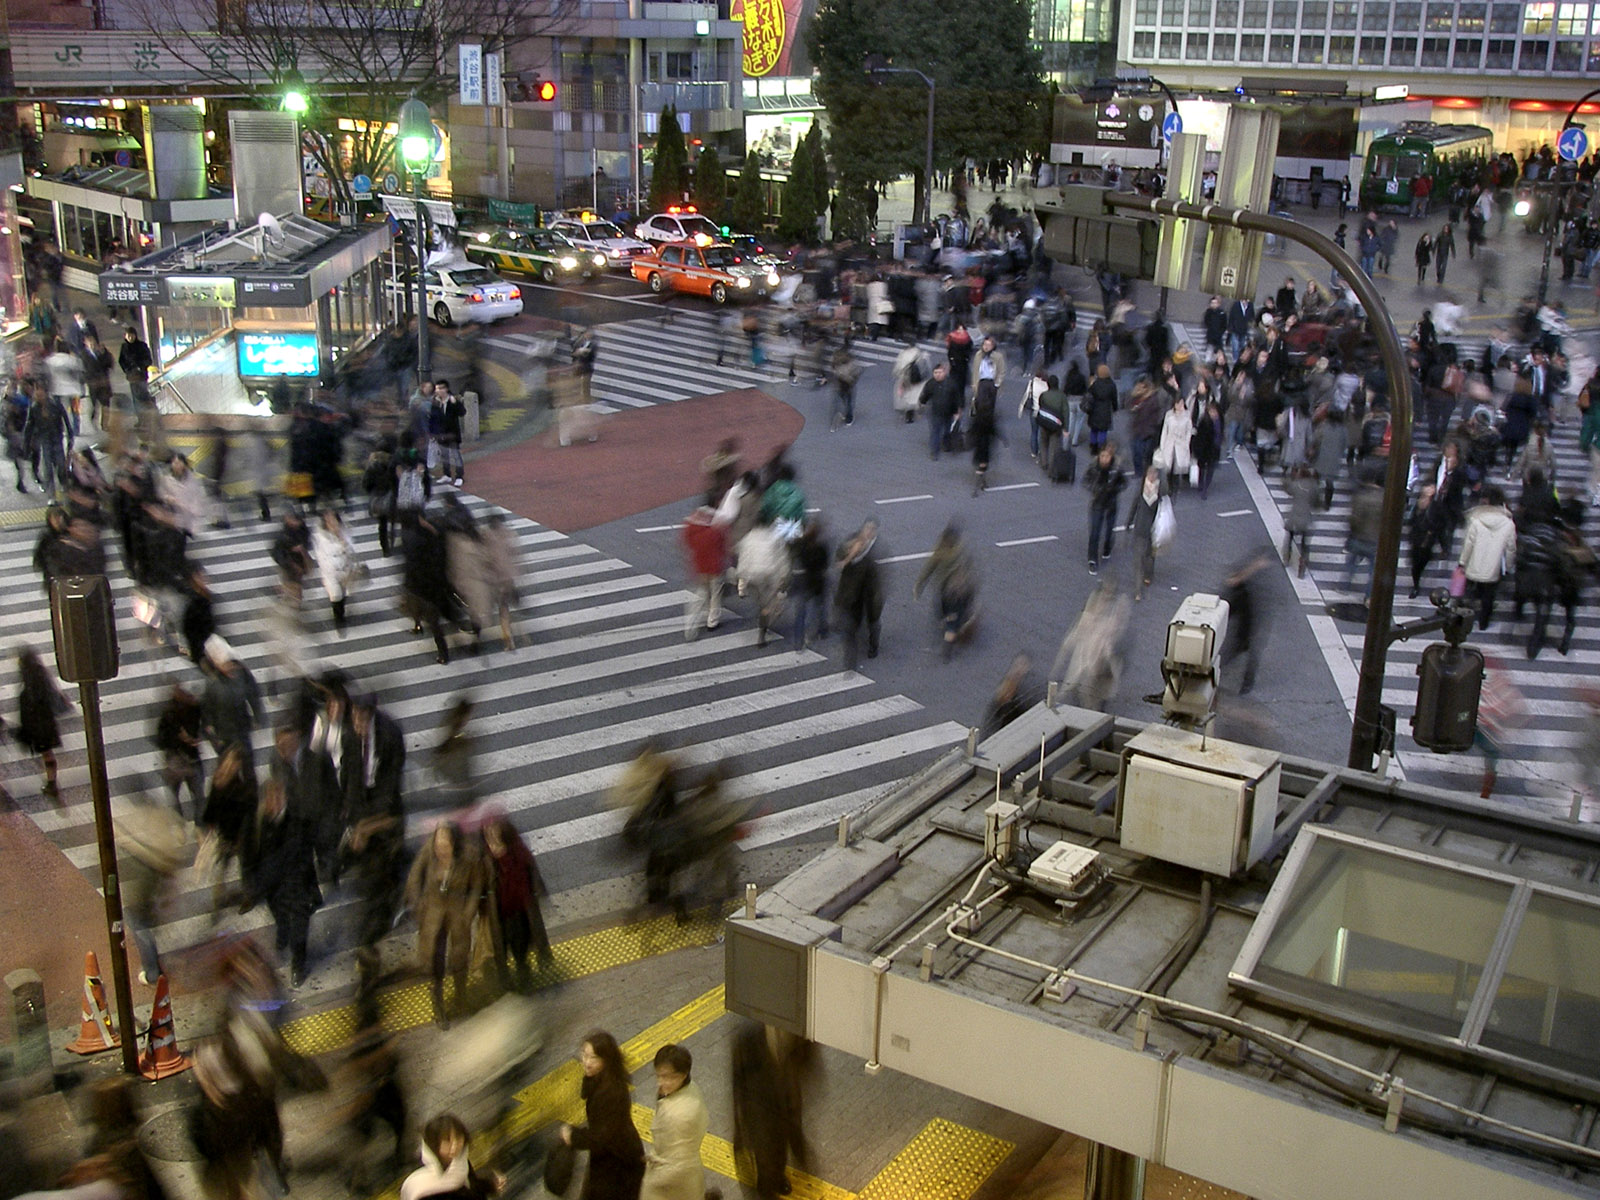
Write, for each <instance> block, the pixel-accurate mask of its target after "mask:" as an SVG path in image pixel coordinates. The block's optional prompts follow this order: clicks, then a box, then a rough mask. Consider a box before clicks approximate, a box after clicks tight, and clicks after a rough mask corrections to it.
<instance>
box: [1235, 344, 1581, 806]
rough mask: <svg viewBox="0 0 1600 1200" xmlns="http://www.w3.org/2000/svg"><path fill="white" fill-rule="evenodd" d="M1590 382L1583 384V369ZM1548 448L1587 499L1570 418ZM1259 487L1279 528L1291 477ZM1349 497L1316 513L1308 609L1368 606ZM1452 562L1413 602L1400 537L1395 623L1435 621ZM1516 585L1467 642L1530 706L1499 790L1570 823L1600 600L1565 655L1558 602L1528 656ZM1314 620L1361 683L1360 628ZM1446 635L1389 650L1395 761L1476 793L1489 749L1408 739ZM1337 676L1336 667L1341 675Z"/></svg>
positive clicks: (1304, 584) (1505, 589) (1421, 453)
mask: <svg viewBox="0 0 1600 1200" xmlns="http://www.w3.org/2000/svg"><path fill="white" fill-rule="evenodd" d="M1462 349H1463V351H1464V352H1474V353H1476V354H1478V355H1480V356H1481V353H1482V346H1479V345H1470V344H1468V343H1466V342H1465V341H1463V343H1462ZM1586 366H1587V364H1586ZM1574 368H1575V369H1574V372H1573V374H1574V378H1575V379H1578V375H1579V372H1578V370H1577V369H1576V368H1577V364H1576V363H1575V364H1574ZM1583 378H1587V369H1586V371H1585V373H1584V375H1583ZM1581 384H1582V380H1581V379H1579V380H1578V386H1581ZM1417 432H1418V436H1419V437H1420V438H1421V441H1420V442H1419V443H1418V445H1417V446H1416V452H1417V455H1418V461H1419V462H1420V464H1421V466H1422V468H1423V470H1424V471H1425V472H1426V471H1427V470H1428V469H1429V468H1431V466H1432V465H1433V464H1434V463H1435V462H1437V459H1438V448H1437V447H1435V446H1433V445H1432V444H1431V443H1429V442H1428V441H1427V439H1426V434H1425V433H1424V431H1423V430H1422V428H1421V427H1420V426H1419V427H1418V431H1417ZM1551 445H1552V447H1553V449H1554V451H1555V457H1556V478H1555V484H1556V486H1557V488H1558V489H1559V490H1560V491H1561V493H1562V494H1563V495H1566V494H1570V493H1572V492H1573V491H1574V490H1577V491H1579V492H1580V493H1581V492H1582V490H1583V489H1584V488H1585V484H1586V481H1587V478H1588V472H1589V467H1588V463H1587V461H1586V460H1585V458H1584V455H1583V452H1582V450H1581V449H1580V448H1579V447H1578V428H1577V422H1576V421H1571V420H1569V421H1567V422H1566V423H1565V424H1557V425H1556V426H1555V427H1554V428H1553V429H1552V430H1551ZM1249 474H1251V475H1253V474H1254V472H1253V471H1250V472H1249ZM1494 481H1495V482H1497V483H1502V484H1504V485H1506V490H1507V493H1508V499H1509V502H1510V503H1511V505H1512V507H1513V508H1514V507H1515V505H1516V502H1517V496H1518V492H1519V489H1520V484H1518V483H1515V482H1508V481H1507V480H1506V478H1505V475H1504V468H1503V467H1501V468H1498V469H1497V470H1496V472H1495V479H1494ZM1261 485H1262V486H1261V488H1260V489H1259V492H1260V495H1259V496H1258V500H1259V499H1262V498H1265V502H1266V503H1267V504H1268V505H1269V506H1270V508H1271V510H1272V512H1271V518H1276V520H1273V519H1269V514H1268V512H1267V511H1263V513H1262V516H1263V518H1264V519H1268V525H1269V528H1274V529H1278V530H1281V528H1282V526H1281V519H1282V518H1283V517H1284V516H1286V515H1287V514H1288V511H1289V507H1290V499H1289V495H1288V493H1287V491H1286V489H1285V487H1284V479H1283V473H1282V472H1281V471H1280V470H1279V469H1277V468H1276V467H1274V466H1269V467H1268V470H1267V475H1266V478H1265V479H1263V480H1261ZM1350 492H1351V480H1350V478H1349V475H1348V472H1347V473H1346V475H1345V476H1344V477H1343V478H1341V479H1340V480H1339V482H1338V485H1337V487H1336V488H1335V492H1334V500H1333V505H1332V508H1331V509H1330V510H1329V511H1327V512H1324V511H1322V510H1321V509H1320V508H1316V509H1314V512H1313V517H1314V521H1313V528H1312V533H1311V538H1310V546H1311V556H1310V569H1309V572H1308V575H1307V578H1306V579H1303V580H1297V581H1296V586H1297V591H1298V592H1299V593H1300V598H1301V600H1302V603H1303V604H1305V605H1306V606H1307V608H1308V609H1311V610H1317V609H1323V608H1325V606H1326V605H1327V604H1329V603H1338V602H1341V601H1344V602H1360V601H1361V600H1362V598H1363V591H1362V589H1363V588H1364V587H1365V581H1366V577H1367V568H1366V565H1365V564H1362V565H1361V566H1359V567H1358V568H1357V572H1356V587H1354V588H1351V587H1350V586H1349V585H1348V584H1347V582H1346V573H1345V541H1346V537H1347V535H1348V533H1349V519H1350ZM1585 533H1586V534H1587V536H1588V537H1589V539H1590V540H1591V542H1592V541H1593V539H1594V536H1595V530H1594V529H1593V527H1592V525H1591V527H1590V528H1587V529H1586V530H1585ZM1280 536H1281V534H1280ZM1460 547H1461V534H1460V532H1459V531H1458V532H1457V534H1456V537H1455V539H1454V541H1453V543H1452V545H1451V550H1452V551H1453V552H1458V551H1459V550H1460ZM1454 566H1455V553H1452V554H1450V555H1444V556H1440V557H1439V558H1438V559H1436V560H1435V561H1434V562H1433V563H1431V564H1429V566H1428V568H1427V570H1426V571H1425V572H1424V573H1423V577H1422V588H1421V592H1420V594H1419V595H1418V597H1417V598H1416V599H1414V600H1413V599H1411V598H1410V595H1409V593H1410V590H1411V588H1410V582H1411V568H1410V540H1409V537H1404V538H1402V546H1401V557H1400V563H1399V569H1398V572H1397V588H1396V592H1395V599H1394V621H1395V623H1396V624H1402V623H1404V622H1407V621H1415V620H1421V619H1424V618H1426V617H1429V616H1432V615H1433V614H1434V612H1435V609H1434V607H1433V605H1432V604H1431V603H1430V602H1429V600H1428V595H1429V593H1430V592H1431V591H1433V590H1434V589H1436V588H1443V587H1446V586H1447V585H1448V583H1449V580H1450V574H1451V572H1452V570H1453V568H1454ZM1512 587H1513V585H1512V583H1511V580H1510V578H1509V577H1508V579H1507V581H1506V582H1505V583H1503V584H1502V585H1501V588H1500V592H1499V595H1498V596H1497V598H1496V604H1495V621H1494V624H1493V625H1492V626H1491V627H1490V628H1489V629H1488V630H1486V631H1484V630H1474V632H1473V634H1472V636H1471V637H1470V638H1469V639H1468V645H1471V646H1475V647H1477V648H1478V649H1479V650H1481V651H1482V652H1483V654H1484V655H1485V657H1486V658H1487V659H1489V660H1490V665H1491V669H1494V670H1497V671H1499V672H1500V673H1501V677H1502V678H1503V679H1505V680H1507V681H1509V682H1510V683H1511V684H1512V685H1514V686H1515V688H1516V689H1517V691H1518V692H1520V693H1521V695H1522V697H1523V701H1524V706H1525V710H1526V720H1525V721H1524V723H1523V724H1522V726H1521V727H1520V728H1519V729H1517V730H1516V732H1515V734H1514V735H1513V736H1512V738H1511V739H1510V741H1509V743H1508V744H1507V746H1506V748H1505V757H1504V758H1503V759H1502V760H1501V763H1500V767H1499V781H1498V783H1497V784H1496V787H1495V792H1494V795H1495V797H1496V798H1497V799H1502V800H1512V801H1514V802H1517V803H1522V804H1526V805H1528V806H1531V807H1536V808H1539V809H1541V810H1543V811H1546V812H1548V813H1550V814H1552V815H1556V816H1561V817H1566V816H1568V815H1570V813H1571V810H1572V804H1573V788H1572V781H1573V779H1574V777H1575V770H1574V751H1575V750H1576V749H1577V747H1578V746H1579V744H1580V742H1581V740H1582V739H1584V738H1587V737H1590V736H1592V720H1591V718H1590V715H1589V711H1588V707H1587V705H1586V704H1585V703H1584V702H1583V701H1582V700H1581V699H1579V696H1578V691H1579V689H1580V688H1583V687H1586V686H1592V685H1593V683H1594V680H1595V678H1596V677H1597V675H1600V604H1597V602H1596V596H1595V593H1594V590H1593V589H1592V588H1590V589H1588V590H1587V591H1586V592H1585V593H1584V597H1583V598H1584V603H1583V604H1582V605H1581V606H1580V607H1579V609H1578V619H1577V630H1576V633H1575V635H1574V637H1573V639H1572V647H1571V650H1570V652H1569V653H1568V654H1566V655H1562V654H1560V653H1558V651H1557V650H1556V648H1555V643H1556V642H1557V641H1559V640H1560V636H1561V630H1562V628H1563V624H1564V621H1565V612H1564V610H1563V609H1561V607H1560V606H1559V605H1558V606H1556V608H1555V611H1554V612H1553V614H1552V616H1551V621H1550V629H1551V630H1553V631H1554V634H1553V636H1552V637H1551V638H1550V639H1549V641H1548V642H1547V644H1546V646H1545V648H1544V649H1543V650H1542V651H1541V652H1540V654H1539V657H1538V658H1537V659H1534V660H1530V659H1528V657H1527V642H1528V632H1529V628H1530V625H1529V622H1528V620H1527V619H1524V620H1523V621H1521V622H1518V621H1514V620H1513V619H1512V615H1513V605H1514V600H1513V597H1512ZM1313 620H1314V623H1317V622H1320V623H1321V624H1322V625H1323V627H1324V628H1325V629H1336V631H1337V632H1336V633H1335V634H1332V635H1331V638H1325V639H1324V651H1325V653H1328V652H1329V644H1328V643H1329V641H1330V640H1331V639H1332V638H1336V640H1337V648H1336V650H1335V651H1334V653H1335V654H1337V653H1338V652H1340V651H1342V652H1343V653H1345V654H1347V655H1348V663H1349V667H1350V671H1349V674H1348V675H1346V676H1345V677H1344V678H1345V679H1346V680H1347V681H1349V680H1353V678H1354V672H1355V670H1356V669H1357V668H1358V667H1359V663H1360V661H1361V651H1362V642H1363V638H1364V633H1365V631H1364V629H1363V628H1361V627H1359V626H1357V625H1354V624H1350V623H1342V624H1336V623H1334V622H1332V621H1326V620H1324V619H1322V618H1320V617H1313ZM1439 640H1441V639H1440V636H1439V635H1438V634H1431V635H1426V636H1422V637H1418V638H1416V639H1412V640H1408V641H1400V642H1396V643H1394V644H1393V645H1391V646H1390V647H1389V651H1388V657H1387V660H1386V664H1385V672H1384V677H1385V686H1384V690H1383V702H1384V703H1385V704H1387V705H1390V706H1392V707H1393V708H1394V710H1395V712H1396V716H1397V720H1396V732H1397V735H1398V736H1397V743H1398V745H1397V754H1396V759H1397V761H1398V763H1399V764H1400V766H1401V768H1402V769H1403V770H1404V771H1405V774H1406V777H1407V778H1408V779H1410V780H1412V781H1414V782H1419V783H1424V784H1429V785H1432V786H1436V787H1444V788H1450V789H1452V790H1465V791H1469V792H1474V793H1475V792H1476V791H1477V788H1478V785H1479V782H1480V779H1481V776H1482V772H1483V756H1482V755H1481V754H1479V753H1477V752H1470V753H1466V754H1450V755H1443V754H1433V753H1431V752H1429V751H1426V750H1424V749H1422V748H1421V747H1419V746H1417V745H1416V743H1415V742H1413V741H1411V738H1410V729H1411V726H1410V717H1411V714H1412V712H1413V711H1414V709H1415V706H1416V695H1417V669H1418V666H1419V664H1420V662H1421V658H1422V653H1423V651H1424V650H1426V649H1427V647H1428V646H1429V645H1430V644H1432V643H1433V642H1435V641H1439ZM1330 666H1335V667H1336V668H1337V666H1338V664H1336V663H1335V662H1333V661H1331V660H1330ZM1340 673H1341V672H1340V671H1339V670H1337V669H1336V670H1335V674H1336V675H1338V674H1340ZM1345 690H1346V691H1347V692H1348V694H1347V695H1346V696H1345V699H1346V702H1347V704H1350V703H1353V701H1354V693H1353V690H1352V689H1351V688H1346V689H1345ZM1595 808H1596V805H1595V802H1594V801H1593V800H1590V801H1588V802H1586V804H1585V812H1586V813H1587V814H1588V816H1589V817H1590V819H1592V818H1593V816H1594V810H1595Z"/></svg>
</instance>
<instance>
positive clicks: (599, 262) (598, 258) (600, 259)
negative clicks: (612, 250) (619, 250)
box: [594, 254, 606, 267]
mask: <svg viewBox="0 0 1600 1200" xmlns="http://www.w3.org/2000/svg"><path fill="white" fill-rule="evenodd" d="M594 265H595V266H597V267H603V266H605V265H606V256H605V255H604V254H596V255H595V256H594Z"/></svg>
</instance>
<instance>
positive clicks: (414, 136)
mask: <svg viewBox="0 0 1600 1200" xmlns="http://www.w3.org/2000/svg"><path fill="white" fill-rule="evenodd" d="M399 126H400V157H401V158H402V159H403V160H404V161H405V165H406V168H407V170H409V171H410V172H411V182H412V196H413V197H414V199H413V201H412V202H413V204H415V206H416V210H417V213H416V215H417V241H416V252H417V383H418V385H419V386H420V385H421V383H422V381H423V380H424V379H426V378H427V377H428V375H429V374H430V373H431V371H432V364H431V363H430V362H429V361H428V357H429V355H428V285H427V281H426V275H427V272H426V270H425V269H424V268H425V266H426V263H427V240H426V239H427V229H426V225H425V222H426V219H427V213H426V211H425V210H424V209H423V207H422V176H423V174H424V173H425V172H426V170H427V167H428V160H429V159H430V158H432V157H433V114H432V113H430V112H429V111H428V106H427V105H426V104H424V103H423V102H422V101H421V100H418V99H417V98H416V97H415V96H413V97H412V98H411V99H409V100H407V101H406V102H405V103H404V104H402V105H401V106H400V119H399Z"/></svg>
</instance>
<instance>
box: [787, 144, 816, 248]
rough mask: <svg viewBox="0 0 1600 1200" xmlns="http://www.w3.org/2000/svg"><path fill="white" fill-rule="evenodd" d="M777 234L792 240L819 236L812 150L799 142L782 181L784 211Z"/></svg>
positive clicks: (809, 241)
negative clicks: (787, 172) (786, 180)
mask: <svg viewBox="0 0 1600 1200" xmlns="http://www.w3.org/2000/svg"><path fill="white" fill-rule="evenodd" d="M778 236H779V237H781V238H784V239H785V240H787V241H791V242H805V243H808V244H809V243H811V242H814V241H816V239H817V181H816V175H815V172H814V171H813V170H812V162H811V152H810V151H809V150H808V149H807V148H806V144H805V143H804V142H802V143H801V144H800V147H799V150H798V152H797V153H796V154H795V156H794V160H793V162H792V164H791V165H790V167H789V181H788V182H787V183H785V184H784V185H783V212H782V213H780V214H779V215H778Z"/></svg>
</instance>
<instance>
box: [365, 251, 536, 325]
mask: <svg viewBox="0 0 1600 1200" xmlns="http://www.w3.org/2000/svg"><path fill="white" fill-rule="evenodd" d="M423 284H424V286H425V287H426V288H427V304H426V306H425V307H426V308H427V311H428V314H429V315H430V316H431V317H433V319H434V320H435V321H437V322H439V324H441V325H458V324H461V323H462V322H474V323H477V324H484V325H486V324H488V323H489V322H491V321H502V320H504V319H505V318H507V317H515V316H520V315H521V314H522V289H521V288H519V287H518V286H517V285H516V284H514V283H508V282H507V281H506V280H504V279H501V278H500V276H498V275H496V274H495V273H494V272H493V271H490V270H488V269H487V268H485V267H480V266H477V265H475V264H471V263H458V264H456V265H454V266H449V267H429V268H428V269H427V271H426V272H425V273H424V275H423ZM388 287H389V293H390V295H391V296H395V297H396V298H400V299H401V300H402V302H403V299H404V297H406V296H410V297H415V296H416V294H417V277H416V276H415V275H407V276H405V277H403V278H402V279H400V280H399V281H398V283H396V282H395V281H393V280H391V281H390V282H389V285H388Z"/></svg>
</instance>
